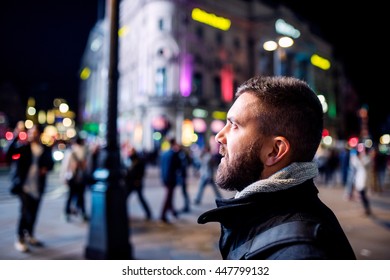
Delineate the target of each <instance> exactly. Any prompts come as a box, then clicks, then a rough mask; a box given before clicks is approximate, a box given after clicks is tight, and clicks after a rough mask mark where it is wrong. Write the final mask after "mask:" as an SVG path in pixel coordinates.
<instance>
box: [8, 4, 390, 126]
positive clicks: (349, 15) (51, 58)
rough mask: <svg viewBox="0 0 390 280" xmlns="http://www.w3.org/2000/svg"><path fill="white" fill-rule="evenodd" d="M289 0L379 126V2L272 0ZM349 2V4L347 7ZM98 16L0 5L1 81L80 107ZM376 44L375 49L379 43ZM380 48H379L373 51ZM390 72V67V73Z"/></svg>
mask: <svg viewBox="0 0 390 280" xmlns="http://www.w3.org/2000/svg"><path fill="white" fill-rule="evenodd" d="M266 2H269V3H274V4H275V3H284V4H285V5H286V6H288V7H290V8H292V9H293V10H294V11H296V13H297V14H298V15H299V17H300V18H301V19H303V20H306V21H308V22H310V25H311V26H312V29H313V30H314V31H315V32H316V33H318V35H320V36H322V37H323V38H324V39H325V40H327V41H329V42H330V43H332V44H333V45H334V48H335V55H336V57H337V58H338V59H340V60H341V61H343V62H344V64H345V69H346V71H347V75H348V76H349V78H350V79H351V80H352V82H353V84H354V87H355V88H356V90H357V92H358V94H359V96H360V98H361V103H362V104H363V103H366V104H368V105H369V108H370V118H371V121H372V122H373V123H375V125H376V126H378V124H379V123H382V122H384V120H385V117H386V116H387V115H388V113H389V112H390V110H389V109H388V108H387V107H388V106H387V104H386V102H384V101H383V98H385V97H386V96H389V92H388V90H385V89H386V88H387V87H388V86H387V85H386V84H385V82H386V81H387V80H386V79H385V78H386V77H385V74H384V73H385V72H386V69H385V67H386V63H385V62H387V61H388V56H389V55H388V54H387V52H388V51H387V50H386V49H385V47H384V45H381V44H383V42H381V41H379V40H380V38H381V36H382V35H384V34H385V32H381V31H384V27H385V26H386V23H385V22H384V19H385V18H382V17H381V16H380V15H381V14H383V13H384V11H385V9H384V8H383V5H379V4H375V3H379V1H370V2H369V3H362V4H358V3H357V2H353V5H352V4H348V5H347V6H345V7H344V6H343V7H341V6H339V5H341V2H340V1H333V0H331V1H307V0H295V1H287V0H275V1H271V0H267V1H266ZM343 5H346V4H343ZM97 17H98V0H56V1H53V0H40V1H30V0H15V1H3V3H2V4H1V6H0V84H1V83H4V82H12V83H13V84H14V85H15V86H16V87H17V89H18V91H20V92H21V94H22V95H23V96H36V97H37V100H42V101H40V102H42V103H45V102H46V103H48V104H47V105H44V104H41V105H42V106H51V102H52V99H53V97H63V98H65V99H67V100H68V102H69V103H70V105H71V107H74V108H75V107H77V95H78V81H79V80H78V74H79V68H80V61H81V57H82V54H83V52H84V49H85V45H86V42H87V39H88V35H89V32H90V30H91V28H92V27H93V26H94V24H95V22H96V20H97ZM372 40H374V44H373V43H372ZM373 46H374V48H373ZM387 72H388V70H387Z"/></svg>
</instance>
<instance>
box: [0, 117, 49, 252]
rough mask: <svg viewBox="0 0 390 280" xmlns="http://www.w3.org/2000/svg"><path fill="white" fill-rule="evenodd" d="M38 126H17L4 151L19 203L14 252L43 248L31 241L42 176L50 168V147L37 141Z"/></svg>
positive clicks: (44, 182) (41, 244)
mask: <svg viewBox="0 0 390 280" xmlns="http://www.w3.org/2000/svg"><path fill="white" fill-rule="evenodd" d="M42 132H43V131H42V129H41V127H39V126H38V125H34V126H33V127H32V128H30V129H28V130H27V133H26V131H25V130H24V127H23V126H22V125H21V123H19V124H18V126H17V127H16V128H15V130H14V138H13V140H12V141H11V143H10V145H9V146H8V148H7V152H6V157H7V160H8V162H9V164H10V168H11V172H10V174H11V180H12V186H13V194H15V195H17V196H18V198H19V200H20V216H19V222H18V226H17V239H16V241H15V244H14V245H15V249H16V250H18V251H20V252H28V251H29V245H32V246H43V243H42V242H41V241H39V240H38V239H36V238H35V236H34V231H35V224H36V221H37V216H38V210H39V206H40V203H41V200H42V196H43V193H44V191H45V188H46V176H47V173H48V172H49V171H51V170H52V169H53V166H54V161H53V158H52V149H51V147H49V146H47V145H44V144H43V143H42V142H41V141H40V136H41V133H42Z"/></svg>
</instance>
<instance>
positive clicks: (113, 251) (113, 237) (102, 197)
mask: <svg viewBox="0 0 390 280" xmlns="http://www.w3.org/2000/svg"><path fill="white" fill-rule="evenodd" d="M107 1H109V4H110V7H109V8H110V57H109V59H110V60H109V74H108V104H107V135H106V140H107V146H106V148H105V149H104V151H103V154H101V155H100V156H101V157H102V159H103V161H104V166H103V167H102V168H99V169H97V170H96V172H95V173H94V177H95V179H96V180H97V182H96V183H95V184H94V185H93V186H92V188H91V190H92V210H91V220H90V230H89V237H88V245H87V247H86V250H85V256H86V258H87V259H110V260H118V259H132V258H133V257H132V248H131V244H130V242H129V233H130V231H129V221H128V216H127V209H126V208H127V205H126V199H127V198H126V195H125V191H124V189H123V188H122V187H121V186H120V181H121V180H120V176H121V175H120V171H121V169H120V152H119V145H118V135H117V123H116V122H117V117H118V108H117V107H118V104H117V103H118V76H119V73H118V26H119V1H120V0H107Z"/></svg>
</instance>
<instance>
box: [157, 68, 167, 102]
mask: <svg viewBox="0 0 390 280" xmlns="http://www.w3.org/2000/svg"><path fill="white" fill-rule="evenodd" d="M155 85H156V96H166V95H167V74H166V69H165V67H162V68H157V70H156V77H155Z"/></svg>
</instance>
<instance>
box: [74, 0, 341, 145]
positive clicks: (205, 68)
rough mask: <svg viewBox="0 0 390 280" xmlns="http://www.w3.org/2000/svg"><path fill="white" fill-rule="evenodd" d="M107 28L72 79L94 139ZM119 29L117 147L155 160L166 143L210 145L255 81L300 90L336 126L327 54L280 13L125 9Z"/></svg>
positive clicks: (336, 81)
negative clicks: (240, 93)
mask: <svg viewBox="0 0 390 280" xmlns="http://www.w3.org/2000/svg"><path fill="white" fill-rule="evenodd" d="M106 14H107V15H108V14H109V13H106ZM108 25H109V19H108V18H107V16H106V17H105V18H104V19H102V20H100V21H99V22H97V24H96V26H95V28H94V29H93V30H92V31H91V33H90V38H89V41H88V44H87V47H86V50H85V54H84V58H83V61H82V67H81V75H80V77H81V84H80V104H81V106H80V108H81V109H80V112H79V115H80V119H81V122H82V123H83V124H84V128H85V129H86V130H87V131H89V132H91V133H95V134H96V135H101V136H104V133H105V123H106V119H107V117H106V110H107V108H106V107H107V73H108V46H109V42H108V38H109V35H108V30H109V26H108ZM119 25H120V29H119V33H118V34H119V63H118V70H119V80H118V129H119V133H120V141H121V143H125V142H130V143H132V144H133V145H135V146H136V147H137V148H138V149H143V150H147V151H157V150H159V149H160V147H161V143H162V141H163V140H164V138H165V137H166V136H172V137H175V138H176V139H177V140H178V141H179V142H180V143H182V144H184V145H185V146H190V145H192V144H197V145H198V146H199V147H202V146H204V145H206V144H209V143H210V142H211V143H212V141H210V139H213V136H214V135H215V134H216V133H217V132H218V131H219V130H220V129H221V128H222V127H223V125H224V124H225V118H226V112H227V110H228V108H229V107H230V106H231V104H232V102H233V95H234V91H235V89H236V88H237V86H238V85H239V84H241V83H242V82H244V81H245V80H247V79H248V78H250V77H251V76H253V75H255V74H264V75H289V76H295V77H298V78H301V79H304V80H306V81H307V82H308V83H309V84H310V86H311V87H312V88H313V89H314V90H315V92H316V93H317V94H318V95H321V98H322V99H323V102H324V111H325V112H326V114H327V117H326V126H328V127H329V128H330V129H331V128H332V127H335V126H336V125H335V124H336V123H337V122H338V119H337V110H338V108H337V102H338V101H337V98H338V95H339V93H338V90H339V88H341V86H342V85H340V81H341V78H340V77H342V75H340V73H341V74H342V70H340V69H341V67H340V65H338V64H337V62H335V61H334V59H333V55H332V47H331V45H329V44H328V43H326V42H325V41H323V40H321V39H320V38H319V37H317V36H316V35H315V34H313V33H312V32H311V30H310V26H309V25H308V24H307V23H305V22H302V21H300V20H299V19H298V18H297V17H296V16H295V15H294V14H293V13H292V12H291V11H290V10H288V9H287V8H285V7H283V6H278V7H271V6H267V5H265V4H264V3H262V2H261V1H242V0H229V1H222V0H218V1H212V0H198V1H190V0H123V1H121V5H120V23H119ZM286 36H287V37H288V38H290V39H293V41H294V44H293V45H292V46H290V47H288V48H283V47H281V45H280V44H279V45H276V49H275V50H273V51H266V50H265V49H264V43H265V42H266V41H269V40H274V41H275V40H278V39H280V38H281V37H286ZM336 69H337V71H336ZM335 71H336V72H337V73H338V75H335V74H334V73H335ZM209 141H210V142H209Z"/></svg>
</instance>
